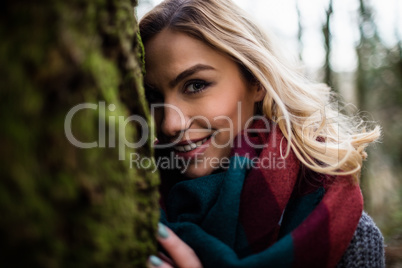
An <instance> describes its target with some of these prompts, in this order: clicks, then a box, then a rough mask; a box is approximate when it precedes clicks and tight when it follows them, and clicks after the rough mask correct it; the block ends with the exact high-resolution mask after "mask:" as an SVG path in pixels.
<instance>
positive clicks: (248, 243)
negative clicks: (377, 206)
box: [161, 120, 363, 267]
mask: <svg viewBox="0 0 402 268" xmlns="http://www.w3.org/2000/svg"><path fill="white" fill-rule="evenodd" d="M269 127H270V128H271V129H270V131H269V133H267V132H258V133H257V134H255V133H254V134H250V132H242V133H241V134H239V135H238V136H237V137H236V139H235V142H234V144H235V145H236V147H235V148H234V149H233V150H232V153H231V157H230V164H229V167H228V169H226V170H225V171H222V172H220V173H214V174H211V175H208V176H205V177H200V178H196V179H192V180H180V177H179V175H178V174H176V173H173V172H166V171H163V170H162V171H161V174H162V186H161V193H162V199H161V207H162V209H161V222H162V223H164V224H165V225H167V226H168V227H169V228H171V229H172V230H173V231H174V232H175V233H176V234H177V235H178V236H179V237H180V238H181V239H182V240H183V241H184V242H186V243H187V244H188V245H189V246H190V247H191V248H193V250H194V251H195V252H196V254H197V255H198V257H199V258H200V260H201V262H202V264H203V265H204V267H334V266H336V264H337V263H338V262H339V260H340V259H341V257H342V255H343V253H344V251H345V250H346V248H347V246H348V245H349V243H350V241H351V239H352V237H353V234H354V231H355V229H356V227H357V224H358V222H359V219H360V216H361V214H362V209H363V201H362V195H361V191H360V188H359V186H358V185H356V184H353V183H352V182H351V178H350V177H348V176H336V177H334V176H326V175H322V174H317V173H314V172H311V171H309V170H307V169H306V168H304V167H302V165H301V164H300V162H299V160H298V159H297V157H296V156H295V154H294V153H293V152H290V154H289V156H288V157H287V158H285V159H283V158H281V152H280V151H281V150H280V148H281V147H282V151H283V152H285V151H286V139H283V135H282V133H281V131H280V130H279V129H278V128H277V127H276V126H275V125H274V124H271V125H270V126H269ZM252 128H253V129H261V130H262V129H267V127H266V125H265V123H264V122H263V121H262V120H260V121H256V122H254V124H253V126H252ZM252 144H254V145H256V144H259V145H266V146H265V147H264V148H262V149H255V147H256V146H252ZM253 147H254V148H253ZM176 176H177V177H176Z"/></svg>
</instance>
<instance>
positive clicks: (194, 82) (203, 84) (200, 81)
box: [184, 80, 211, 94]
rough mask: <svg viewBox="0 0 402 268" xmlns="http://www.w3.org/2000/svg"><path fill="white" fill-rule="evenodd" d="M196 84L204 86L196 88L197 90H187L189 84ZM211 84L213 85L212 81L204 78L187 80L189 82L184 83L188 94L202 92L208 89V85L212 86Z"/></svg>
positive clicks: (185, 91)
mask: <svg viewBox="0 0 402 268" xmlns="http://www.w3.org/2000/svg"><path fill="white" fill-rule="evenodd" d="M195 84H201V85H202V86H203V88H202V89H198V90H195V91H191V92H188V91H187V88H188V87H189V86H191V85H195ZM210 85H211V83H209V82H206V81H203V80H192V81H189V82H187V83H186V84H185V85H184V93H186V94H197V93H200V92H202V91H204V90H206V89H207V87H208V86H210Z"/></svg>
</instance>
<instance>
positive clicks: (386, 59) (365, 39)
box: [356, 0, 402, 261]
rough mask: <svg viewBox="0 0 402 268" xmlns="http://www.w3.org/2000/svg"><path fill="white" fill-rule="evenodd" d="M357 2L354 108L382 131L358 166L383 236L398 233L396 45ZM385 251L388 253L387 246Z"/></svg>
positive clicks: (401, 111)
mask: <svg viewBox="0 0 402 268" xmlns="http://www.w3.org/2000/svg"><path fill="white" fill-rule="evenodd" d="M359 3H360V8H359V18H360V22H359V32H360V43H359V44H358V46H357V48H356V51H357V55H358V70H357V96H358V107H359V109H361V110H364V111H370V112H371V116H370V117H372V118H370V119H374V120H376V121H378V122H380V124H381V126H382V128H383V130H384V131H383V137H382V144H381V146H379V147H376V148H375V150H373V151H371V150H370V152H369V157H370V158H372V160H371V161H370V162H369V163H368V164H369V165H368V167H367V168H365V169H364V170H363V171H364V172H363V174H362V185H363V187H362V188H363V190H364V195H365V197H366V198H365V199H366V209H368V210H369V211H370V212H371V214H372V215H373V216H374V217H375V219H376V221H377V223H379V225H380V227H381V230H382V231H383V233H384V235H385V236H386V238H387V240H388V239H389V238H390V237H392V236H394V235H398V234H399V235H402V228H401V226H402V210H401V209H400V208H401V205H402V204H401V199H400V196H401V195H402V188H401V182H402V176H401V175H400V174H401V171H402V168H401V167H400V163H401V161H402V139H401V135H400V133H401V132H402V122H401V121H400V118H401V117H402V107H401V103H402V58H401V50H400V46H399V45H397V44H396V45H395V46H394V47H387V46H386V45H385V44H384V42H383V41H382V40H381V38H380V36H379V34H378V30H377V27H376V24H375V20H374V12H373V10H372V7H371V6H370V5H369V4H368V2H366V1H364V0H359ZM396 27H397V26H396ZM373 160H374V161H373ZM401 242H402V241H401ZM386 252H392V247H387V248H386ZM386 259H387V261H389V260H390V259H391V257H389V258H386Z"/></svg>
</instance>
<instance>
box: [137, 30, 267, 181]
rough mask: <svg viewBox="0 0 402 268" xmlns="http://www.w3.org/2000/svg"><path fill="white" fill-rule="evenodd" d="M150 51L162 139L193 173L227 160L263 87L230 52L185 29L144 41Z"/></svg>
mask: <svg viewBox="0 0 402 268" xmlns="http://www.w3.org/2000/svg"><path fill="white" fill-rule="evenodd" d="M145 57H146V58H145V62H146V76H145V84H146V93H147V96H148V100H149V101H150V103H151V105H152V104H154V105H155V106H154V107H152V106H151V111H153V112H154V118H155V122H156V127H157V136H158V139H159V144H158V145H159V146H160V145H161V144H163V145H164V144H170V145H169V148H171V150H172V151H173V153H174V154H175V156H177V157H178V158H179V157H181V161H178V163H179V164H178V167H177V168H179V169H181V171H182V172H183V173H184V174H185V175H186V176H187V177H189V178H196V177H201V176H205V175H209V174H211V173H212V172H213V171H214V170H216V169H218V168H219V167H221V165H220V164H222V165H223V166H224V165H226V164H227V157H228V156H229V154H230V151H231V148H232V146H233V145H232V144H231V142H232V141H233V139H234V137H235V136H236V135H237V133H238V132H239V131H240V130H242V129H243V128H244V127H245V125H246V123H247V121H248V119H250V118H251V117H252V116H253V113H254V104H255V102H258V101H260V100H262V99H263V97H264V91H263V90H260V89H259V87H258V86H257V85H256V84H252V85H251V84H250V83H248V82H247V81H245V79H244V77H243V76H242V74H241V72H240V69H239V67H238V65H237V64H236V63H235V62H234V61H233V60H232V59H231V58H230V57H228V56H227V55H224V54H222V53H219V52H217V51H216V50H214V49H213V48H211V47H210V46H208V45H206V44H205V43H203V42H201V41H199V40H197V39H195V38H192V37H190V36H188V35H186V34H184V33H181V32H177V31H173V30H169V29H165V30H163V31H162V32H160V33H159V34H157V35H156V36H155V37H154V38H152V39H151V40H149V41H148V42H147V43H146V44H145Z"/></svg>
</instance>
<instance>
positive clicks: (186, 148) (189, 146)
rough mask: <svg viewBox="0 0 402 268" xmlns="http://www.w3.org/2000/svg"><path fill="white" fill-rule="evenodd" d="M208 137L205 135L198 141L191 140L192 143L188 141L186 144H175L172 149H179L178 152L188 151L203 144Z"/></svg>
mask: <svg viewBox="0 0 402 268" xmlns="http://www.w3.org/2000/svg"><path fill="white" fill-rule="evenodd" d="M209 138H210V136H209V137H206V138H204V139H202V140H200V141H197V142H193V143H189V144H186V145H176V146H174V147H173V149H174V150H176V151H179V152H190V151H192V150H194V149H197V148H198V147H200V146H201V145H203V144H204V143H205V142H206V141H207V140H208V139H209Z"/></svg>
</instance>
